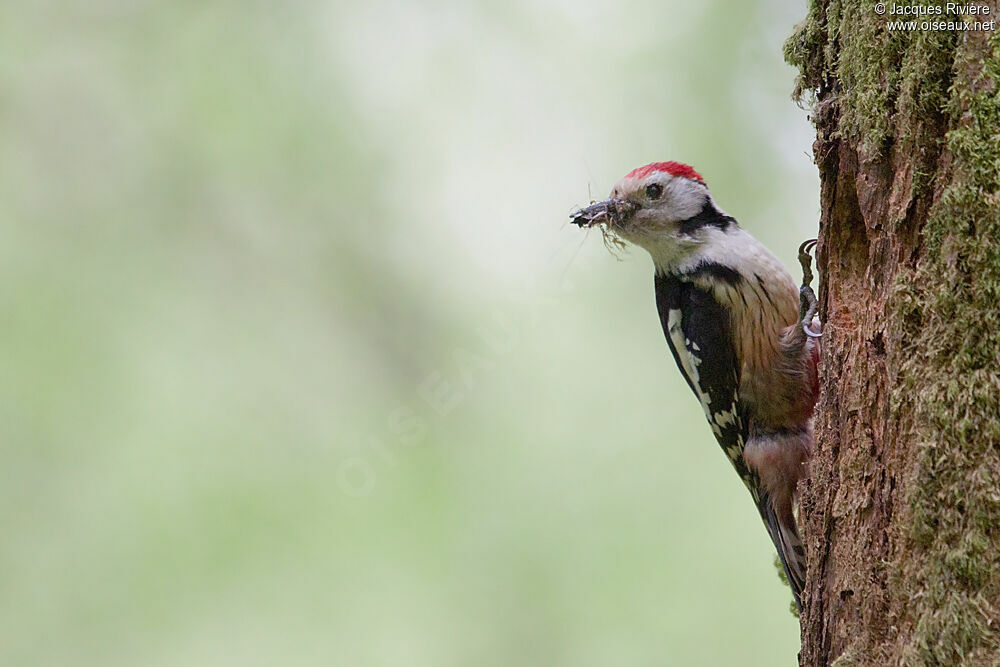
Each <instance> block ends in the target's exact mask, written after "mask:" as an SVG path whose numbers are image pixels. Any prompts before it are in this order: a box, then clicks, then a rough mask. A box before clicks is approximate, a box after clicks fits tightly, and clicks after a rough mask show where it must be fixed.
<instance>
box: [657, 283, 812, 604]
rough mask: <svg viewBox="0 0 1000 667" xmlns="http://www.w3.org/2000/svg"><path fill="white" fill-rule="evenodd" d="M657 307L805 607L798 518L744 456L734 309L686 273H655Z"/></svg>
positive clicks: (686, 373) (676, 356)
mask: <svg viewBox="0 0 1000 667" xmlns="http://www.w3.org/2000/svg"><path fill="white" fill-rule="evenodd" d="M656 308H657V310H658V311H659V313H660V323H661V324H662V325H663V333H664V335H665V336H666V339H667V344H668V345H669V346H670V351H671V352H672V353H673V355H674V361H676V362H677V367H678V368H680V370H681V374H683V375H684V379H685V380H687V383H688V386H689V387H691V391H693V392H694V395H695V396H696V397H697V398H698V400H699V401H701V407H702V409H703V410H704V411H705V417H706V418H707V419H708V423H709V425H710V426H711V427H712V432H713V433H714V434H715V439H716V440H718V442H719V445H720V446H721V447H722V450H723V451H724V452H725V453H726V456H728V457H729V461H730V463H732V464H733V467H734V468H736V472H737V473H738V474H739V476H740V479H742V480H743V483H744V484H745V485H746V487H747V489H749V491H750V495H751V496H753V499H754V502H755V503H756V505H757V510H758V511H759V512H760V515H761V518H762V519H763V520H764V524H765V525H766V526H767V532H768V533H769V534H770V536H771V541H772V542H773V543H774V546H775V548H776V549H777V551H778V556H779V558H780V559H781V564H782V566H783V567H784V570H785V574H786V576H787V577H788V581H789V584H790V586H791V588H792V594H793V595H794V596H795V602H796V604H797V605H799V606H800V607H801V595H802V588H803V585H804V578H805V553H804V551H803V549H802V541H801V539H800V537H799V534H798V530H797V528H796V526H795V521H794V518H792V517H787V518H786V519H785V520H782V518H781V517H779V516H778V515H777V514H776V513H775V509H774V506H773V504H772V503H771V501H770V499H769V497H768V495H767V493H766V491H765V490H764V489H762V488H761V484H760V479H759V477H758V476H757V474H756V472H754V471H753V470H751V469H750V468H749V467H748V466H747V464H746V461H745V460H744V458H743V449H744V447H745V446H746V442H747V440H748V439H749V428H750V424H749V421H750V420H749V417H748V416H747V415H746V414H744V412H743V410H742V409H741V408H740V400H739V386H740V362H739V359H738V357H737V355H736V350H735V349H733V344H732V338H731V335H730V334H731V331H730V329H731V324H730V319H729V314H728V313H727V312H726V310H725V309H724V308H723V307H722V306H720V305H719V303H718V302H717V301H716V300H715V298H714V297H713V296H712V295H711V294H710V293H708V292H707V291H705V290H704V289H702V288H700V287H698V286H697V285H696V284H694V283H692V282H689V281H686V280H684V278H683V277H677V276H669V275H663V274H657V275H656Z"/></svg>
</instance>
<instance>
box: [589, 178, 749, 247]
mask: <svg viewBox="0 0 1000 667" xmlns="http://www.w3.org/2000/svg"><path fill="white" fill-rule="evenodd" d="M572 221H573V223H574V224H576V225H579V226H580V227H592V226H594V225H601V226H603V228H604V229H605V230H606V231H609V232H611V233H612V234H614V235H615V236H619V237H621V238H623V239H625V240H626V241H630V242H631V243H634V244H636V245H638V246H641V247H643V248H645V249H646V250H648V251H649V252H650V253H651V254H653V255H654V256H657V255H663V254H664V253H668V254H676V253H683V252H684V251H685V249H690V248H694V247H697V246H698V245H700V244H701V242H702V240H703V236H704V231H703V228H704V227H706V226H712V227H716V228H725V226H726V225H729V224H735V221H733V219H732V218H730V217H729V216H727V215H726V214H725V213H723V212H722V211H720V210H719V209H718V207H716V205H715V202H714V201H713V200H712V196H711V194H710V193H709V191H708V186H706V185H705V180H704V179H703V178H702V177H701V174H699V173H698V172H697V171H695V170H694V169H693V168H691V167H689V166H688V165H686V164H681V163H680V162H653V163H652V164H647V165H646V166H644V167H639V168H638V169H633V170H632V171H630V172H629V173H627V174H626V175H625V176H624V178H622V179H621V180H620V181H618V183H616V184H615V186H614V188H612V190H611V196H610V197H609V198H608V199H606V200H604V201H602V202H597V203H596V204H591V205H590V206H588V207H586V208H583V209H580V210H579V211H577V212H576V213H574V214H573V216H572Z"/></svg>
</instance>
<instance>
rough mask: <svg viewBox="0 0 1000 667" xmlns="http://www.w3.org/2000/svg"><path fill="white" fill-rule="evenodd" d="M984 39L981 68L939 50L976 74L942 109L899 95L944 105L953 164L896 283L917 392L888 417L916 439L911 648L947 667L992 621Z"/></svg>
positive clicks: (990, 190) (999, 529) (999, 213)
mask: <svg viewBox="0 0 1000 667" xmlns="http://www.w3.org/2000/svg"><path fill="white" fill-rule="evenodd" d="M997 44H998V40H997V37H996V36H994V37H993V39H992V40H991V49H992V50H993V58H991V59H990V60H989V61H988V62H986V63H979V62H967V61H965V60H964V59H963V58H962V57H961V56H960V57H959V58H958V59H954V55H953V53H952V55H951V56H950V57H951V58H952V59H953V60H954V63H953V67H954V68H955V70H956V72H959V73H967V72H979V71H982V78H979V77H976V80H970V81H963V82H962V85H960V86H956V87H955V88H954V89H953V91H952V94H951V95H950V97H949V98H948V100H947V101H943V100H942V99H940V98H938V97H935V96H934V95H931V94H930V93H928V94H927V96H926V97H923V98H921V97H919V96H914V98H913V100H912V101H911V102H912V104H913V105H914V106H913V108H912V110H911V113H912V114H913V115H914V116H915V117H917V118H924V117H926V116H928V115H931V114H933V113H934V110H933V109H929V108H927V105H931V106H934V105H939V106H941V107H944V108H945V109H946V113H947V117H948V126H949V127H950V128H951V129H950V130H949V131H948V132H947V135H946V141H947V148H948V150H949V151H950V152H951V158H952V165H953V166H952V169H953V173H952V174H951V179H950V183H949V185H948V186H947V187H946V189H945V190H944V192H943V194H942V196H941V197H940V198H939V199H938V200H937V202H935V203H934V205H933V206H932V208H931V211H930V215H929V218H928V221H927V224H926V225H925V227H924V229H923V230H922V235H923V240H924V243H925V250H924V255H923V257H922V258H921V260H920V262H919V264H918V265H917V267H916V268H915V269H914V270H913V271H912V272H911V273H908V274H905V275H903V276H902V277H901V279H900V281H899V283H897V284H898V285H899V284H903V285H905V286H904V287H902V288H900V289H898V290H897V292H896V296H897V299H895V302H896V303H897V308H896V311H895V312H894V313H893V317H892V319H893V320H894V322H896V323H898V324H899V326H900V327H901V329H902V331H903V336H902V342H903V344H904V346H903V349H902V350H901V352H902V354H901V359H903V362H902V364H901V368H900V372H901V376H902V377H903V378H904V382H906V383H907V384H908V385H909V386H919V387H920V391H919V392H917V393H914V394H911V396H910V398H909V399H908V400H904V401H902V402H901V404H900V410H899V412H898V413H897V414H896V415H894V416H895V417H896V418H897V419H902V418H904V417H905V415H906V414H908V413H912V415H913V418H914V433H913V437H915V438H919V439H920V440H921V441H922V442H925V443H927V446H925V447H923V448H921V449H920V450H919V451H920V454H919V456H918V459H917V465H916V470H915V477H914V479H913V481H912V483H911V484H910V486H909V489H910V497H909V504H910V510H911V516H910V520H911V525H910V530H909V535H910V538H911V539H912V543H911V545H910V546H911V548H912V550H913V554H912V555H913V558H912V560H910V562H909V563H907V564H906V567H905V568H903V570H901V571H902V572H903V573H904V576H902V577H900V578H899V579H898V580H897V583H898V585H900V586H901V587H902V591H901V593H902V594H904V595H906V596H907V597H908V598H909V599H911V600H914V601H915V602H914V605H913V609H912V614H913V617H914V619H915V623H916V630H915V637H914V643H915V648H916V649H917V651H918V655H919V656H920V659H921V660H922V661H923V663H924V664H941V665H950V664H960V663H962V662H963V661H965V660H967V659H968V656H970V655H972V654H973V653H977V652H978V654H979V655H980V656H981V654H982V651H996V649H997V638H996V634H995V630H994V629H992V628H991V627H990V626H989V625H988V623H987V619H989V618H993V617H995V616H996V610H995V609H993V608H992V607H991V606H990V604H989V602H987V600H989V599H996V596H997V594H998V593H1000V489H998V487H997V485H996V482H997V480H1000V423H998V418H997V406H998V405H1000V378H998V374H997V368H996V366H997V354H998V351H1000V311H998V307H997V304H998V301H997V299H996V294H997V290H998V289H1000V244H998V243H996V242H995V239H998V238H1000V198H998V197H997V189H998V187H1000V141H998V139H997V137H996V135H995V131H996V128H997V127H1000V101H998V100H997V97H996V95H995V94H994V92H993V91H994V90H995V82H997V81H1000V59H998V58H997V57H996V56H997ZM938 48H940V49H941V50H942V51H945V50H947V49H950V48H951V47H950V45H949V44H948V43H947V42H941V43H939V45H938ZM942 58H943V56H942ZM970 76H975V75H970ZM987 239H988V240H989V241H988V242H984V240H987ZM914 311H919V313H920V317H919V320H918V321H917V326H914V320H913V312H914ZM990 655H992V656H994V657H996V654H995V653H991V654H990ZM979 659H980V658H977V659H976V660H977V661H978V660H979Z"/></svg>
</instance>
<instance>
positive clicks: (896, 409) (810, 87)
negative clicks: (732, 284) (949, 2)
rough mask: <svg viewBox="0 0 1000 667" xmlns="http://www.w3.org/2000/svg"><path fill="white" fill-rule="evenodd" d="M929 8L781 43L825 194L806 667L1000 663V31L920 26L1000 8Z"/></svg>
mask: <svg viewBox="0 0 1000 667" xmlns="http://www.w3.org/2000/svg"><path fill="white" fill-rule="evenodd" d="M918 4H919V3H918ZM906 6H907V7H910V6H911V5H906ZM912 6H916V5H912ZM920 6H934V7H940V8H941V12H942V13H941V14H931V15H929V16H927V15H922V16H916V17H912V16H908V17H900V16H892V15H889V14H885V15H878V14H877V13H876V11H875V8H874V6H873V4H872V3H870V2H862V1H861V0H815V1H814V2H812V3H811V9H810V12H809V15H808V16H807V18H806V20H805V21H804V22H803V23H802V24H801V25H800V26H799V27H798V28H797V29H796V33H795V34H794V35H793V36H792V37H791V38H790V39H789V40H788V43H787V44H786V47H785V48H786V57H787V58H788V60H789V62H791V63H792V64H793V65H795V66H797V67H798V68H799V70H800V79H799V84H798V88H797V94H799V95H802V94H805V95H809V96H810V98H811V99H810V101H811V103H812V105H813V119H814V122H815V124H816V130H817V139H816V143H815V144H814V146H813V148H814V152H815V160H816V163H817V165H818V166H819V169H820V175H821V179H822V194H821V202H822V217H821V220H820V245H819V256H818V265H819V269H820V272H821V273H822V276H823V281H822V286H821V287H822V289H821V291H820V301H821V316H822V317H823V320H824V335H823V357H822V364H823V366H822V377H823V380H822V382H823V384H822V395H821V398H820V403H819V406H818V408H817V412H816V432H817V451H816V452H815V453H814V456H813V459H812V463H811V469H810V475H809V478H808V480H807V481H805V482H804V484H803V485H802V488H800V492H801V494H802V514H801V519H800V520H801V522H802V524H803V527H804V532H805V539H806V543H807V551H808V560H809V572H808V581H807V587H806V593H805V600H804V608H803V610H802V616H801V620H802V652H801V654H800V661H801V664H803V665H827V664H831V663H832V664H836V665H897V664H905V665H960V664H968V665H1000V635H998V633H997V631H998V626H1000V374H998V364H1000V101H998V89H997V83H998V81H1000V39H998V34H1000V30H998V29H997V28H996V25H995V24H994V26H992V27H991V26H987V27H986V29H982V30H970V31H957V30H932V29H929V28H930V27H931V26H924V27H925V29H921V27H920V25H919V24H920V22H922V21H949V20H950V21H961V20H963V18H964V19H965V20H969V21H976V20H978V21H990V20H993V21H997V20H1000V15H998V9H997V3H996V1H995V0H994V1H993V2H991V3H989V4H988V7H989V9H990V13H989V14H988V15H980V16H966V17H959V16H956V15H949V14H948V13H947V9H946V6H945V3H929V4H928V5H923V4H921V5H920ZM888 8H889V10H891V8H892V2H891V0H889V2H888ZM932 11H933V10H932ZM897 19H914V20H916V21H917V23H918V25H917V26H916V29H914V30H905V31H891V30H889V26H888V25H887V24H888V23H889V22H890V21H895V20H897Z"/></svg>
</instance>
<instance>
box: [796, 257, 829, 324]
mask: <svg viewBox="0 0 1000 667" xmlns="http://www.w3.org/2000/svg"><path fill="white" fill-rule="evenodd" d="M816 243H817V241H816V239H809V240H808V241H805V242H804V243H803V244H802V245H800V246H799V264H801V265H802V287H800V288H799V325H800V326H801V327H802V331H803V332H804V333H805V335H807V336H809V337H810V338H820V337H822V335H823V334H822V333H816V332H814V331H813V330H812V328H811V327H810V325H811V324H812V321H813V318H814V317H815V316H816V310H817V309H818V308H819V303H818V302H817V300H816V293H815V292H813V288H812V281H813V272H812V254H811V253H812V251H813V249H815V248H816Z"/></svg>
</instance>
